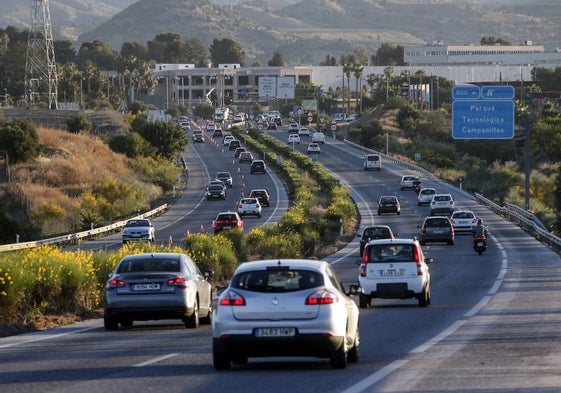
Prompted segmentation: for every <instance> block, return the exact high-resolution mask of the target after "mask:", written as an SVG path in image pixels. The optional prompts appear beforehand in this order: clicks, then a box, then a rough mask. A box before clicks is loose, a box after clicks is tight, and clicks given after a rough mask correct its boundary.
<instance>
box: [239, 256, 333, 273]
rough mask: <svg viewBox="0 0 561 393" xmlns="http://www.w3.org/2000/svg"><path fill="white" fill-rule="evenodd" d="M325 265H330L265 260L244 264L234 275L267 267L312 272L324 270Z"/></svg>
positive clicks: (320, 262) (306, 260) (293, 260)
mask: <svg viewBox="0 0 561 393" xmlns="http://www.w3.org/2000/svg"><path fill="white" fill-rule="evenodd" d="M325 265H328V263H327V262H325V261H319V260H315V259H263V260H257V261H251V262H243V263H241V264H240V265H239V266H238V268H237V269H236V271H235V273H234V274H237V273H242V272H246V271H251V270H260V269H261V270H264V269H266V268H267V267H281V266H286V267H291V268H294V267H298V268H304V269H310V270H318V271H319V270H323V269H324V267H325Z"/></svg>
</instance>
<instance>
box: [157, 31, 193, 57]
mask: <svg viewBox="0 0 561 393" xmlns="http://www.w3.org/2000/svg"><path fill="white" fill-rule="evenodd" d="M147 45H148V58H149V59H152V60H154V61H156V62H157V63H187V62H188V58H187V50H186V49H187V47H186V45H185V42H184V41H183V37H181V35H180V34H178V33H163V34H158V35H156V36H155V37H154V39H153V40H151V41H148V42H147Z"/></svg>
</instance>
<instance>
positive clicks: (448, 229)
mask: <svg viewBox="0 0 561 393" xmlns="http://www.w3.org/2000/svg"><path fill="white" fill-rule="evenodd" d="M428 242H446V243H448V244H450V245H453V244H454V228H453V227H452V223H451V222H450V219H449V218H448V217H446V216H431V217H426V218H425V220H424V221H423V224H422V225H420V226H419V243H421V245H422V246H424V245H425V244H426V243H428Z"/></svg>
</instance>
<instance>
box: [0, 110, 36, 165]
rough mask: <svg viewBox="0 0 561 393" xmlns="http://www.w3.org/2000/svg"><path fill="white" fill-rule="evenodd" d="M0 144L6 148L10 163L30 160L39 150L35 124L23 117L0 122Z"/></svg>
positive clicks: (3, 148)
mask: <svg viewBox="0 0 561 393" xmlns="http://www.w3.org/2000/svg"><path fill="white" fill-rule="evenodd" d="M0 146H2V150H6V152H7V154H8V159H9V162H10V164H16V163H20V162H27V161H30V160H32V159H34V158H36V157H37V156H38V155H39V152H40V148H39V137H38V136H37V130H36V129H35V126H34V125H33V123H32V122H31V121H29V120H23V119H17V120H13V121H8V122H1V123H0ZM0 154H2V155H3V153H0Z"/></svg>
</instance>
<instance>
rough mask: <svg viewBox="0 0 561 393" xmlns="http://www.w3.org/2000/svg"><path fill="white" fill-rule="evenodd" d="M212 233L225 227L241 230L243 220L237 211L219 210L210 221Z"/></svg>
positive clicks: (225, 228)
mask: <svg viewBox="0 0 561 393" xmlns="http://www.w3.org/2000/svg"><path fill="white" fill-rule="evenodd" d="M212 228H213V230H214V234H215V235H216V234H217V233H219V232H222V231H224V230H227V229H236V230H238V231H243V220H242V218H241V217H240V215H239V214H238V213H237V212H220V213H218V215H217V216H216V218H215V219H214V221H213V222H212Z"/></svg>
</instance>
